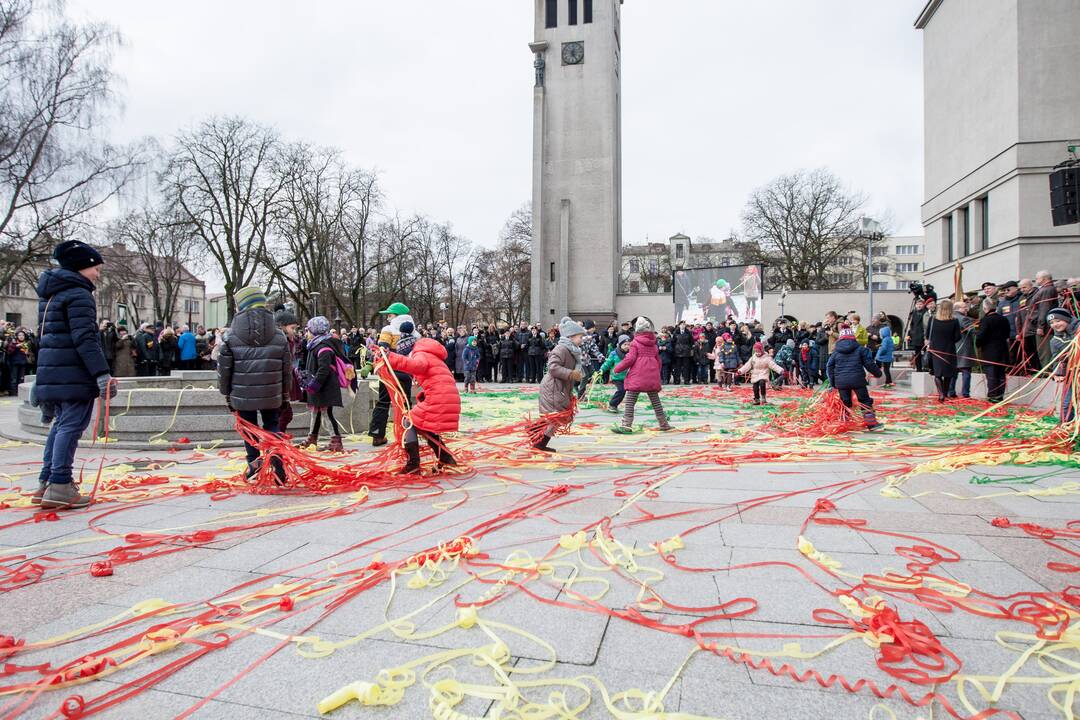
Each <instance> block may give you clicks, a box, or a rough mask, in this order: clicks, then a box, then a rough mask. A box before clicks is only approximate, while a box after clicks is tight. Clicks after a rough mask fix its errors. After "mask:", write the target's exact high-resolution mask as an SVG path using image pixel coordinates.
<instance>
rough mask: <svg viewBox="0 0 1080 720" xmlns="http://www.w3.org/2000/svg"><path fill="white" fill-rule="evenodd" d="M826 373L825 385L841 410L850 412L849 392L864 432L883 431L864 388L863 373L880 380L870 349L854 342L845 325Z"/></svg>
mask: <svg viewBox="0 0 1080 720" xmlns="http://www.w3.org/2000/svg"><path fill="white" fill-rule="evenodd" d="M826 373H827V375H828V378H829V382H830V383H832V386H833V387H834V388H836V392H837V393H839V395H840V401H841V402H842V403H844V407H846V408H847V409H848V410H851V395H852V393H854V394H855V397H856V398H858V400H859V405H860V406H861V408H862V415H863V423H864V424H865V425H866V429H867V430H875V431H876V430H882V429H884V428H885V426H884V425H882V424H881V423H879V422H878V421H877V416H876V415H875V414H874V401H873V399H872V398H871V397H870V391H869V390H867V389H866V373H870V374H871V375H873V376H874V377H881V368H880V367H878V364H877V362H875V361H874V356H873V355H872V354H871V353H870V350H869V349H867V348H866V346H864V345H860V344H859V343H858V341H857V340H856V339H855V331H854V330H853V329H852V328H851V326H850V325H848V324H847V323H844V324H843V325H841V326H840V338H839V339H838V340H837V341H836V349H835V350H834V351H833V352H832V354H830V355H829V363H828V365H827V366H826Z"/></svg>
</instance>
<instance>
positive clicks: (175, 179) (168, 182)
mask: <svg viewBox="0 0 1080 720" xmlns="http://www.w3.org/2000/svg"><path fill="white" fill-rule="evenodd" d="M279 150H280V142H279V141H278V137H277V134H276V133H275V132H274V131H273V130H271V129H270V128H267V127H263V126H262V125H258V124H256V123H253V122H251V121H249V120H246V119H244V118H239V117H224V118H222V117H214V118H211V119H209V120H207V121H205V122H203V123H202V124H201V125H199V126H198V127H197V128H195V129H194V130H191V131H188V132H183V133H181V134H180V135H179V136H178V137H177V138H176V144H175V148H174V149H173V151H172V153H171V154H170V156H169V161H168V166H167V168H166V170H165V173H164V176H163V183H164V186H165V191H166V193H167V195H168V197H169V199H170V200H171V202H172V203H173V204H175V205H176V207H178V208H179V209H180V210H181V211H182V212H181V215H182V217H183V218H184V219H185V221H186V222H188V223H190V224H191V226H192V228H193V230H194V232H195V233H196V234H197V235H198V237H199V238H200V239H201V240H202V242H203V244H204V245H205V247H206V249H207V251H208V252H209V254H210V257H212V258H213V260H214V261H215V262H216V264H217V266H218V269H219V271H220V272H221V275H222V278H223V280H224V285H225V294H226V296H227V298H228V309H229V318H230V320H231V319H232V316H233V315H234V314H235V312H236V303H235V300H234V295H235V293H236V291H237V290H239V289H240V288H242V287H244V286H245V285H248V284H250V283H251V282H252V281H253V280H254V279H255V278H256V277H257V276H258V274H259V273H260V266H259V260H260V259H262V258H264V257H265V249H266V240H267V235H268V233H269V232H270V229H271V226H272V224H273V222H274V219H275V213H276V211H277V201H278V196H279V194H280V192H281V188H282V185H283V183H284V180H283V177H282V175H281V173H279V172H276V170H277V169H278V168H277V167H276V162H277V160H278V152H279Z"/></svg>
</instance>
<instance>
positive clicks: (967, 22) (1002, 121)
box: [923, 0, 1041, 198]
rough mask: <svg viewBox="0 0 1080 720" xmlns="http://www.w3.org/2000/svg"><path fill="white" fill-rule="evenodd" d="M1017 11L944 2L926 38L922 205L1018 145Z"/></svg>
mask: <svg viewBox="0 0 1080 720" xmlns="http://www.w3.org/2000/svg"><path fill="white" fill-rule="evenodd" d="M1025 1H1026V0H1025ZM1035 2H1041V0H1035ZM1016 3H1017V0H945V1H944V2H942V3H941V5H940V7H938V9H937V11H936V12H935V13H934V16H933V17H932V18H931V20H930V22H929V23H928V24H927V26H926V27H925V29H924V30H923V35H924V37H923V87H924V94H925V99H926V102H925V104H924V110H923V115H924V119H925V126H926V139H925V153H926V164H925V179H926V190H925V192H926V197H927V198H933V197H935V196H937V195H938V194H940V193H942V192H945V191H946V190H947V189H948V188H949V187H950V186H951V185H952V184H953V183H954V182H956V181H957V180H958V179H960V178H963V177H965V176H966V175H968V174H969V173H972V172H974V171H975V170H977V169H978V168H979V167H980V166H982V165H983V163H985V162H986V160H987V159H988V158H989V157H992V156H993V155H995V154H997V153H999V152H1002V151H1004V150H1006V149H1007V148H1009V147H1010V146H1012V145H1013V144H1014V143H1015V141H1016V137H1017V133H1018V124H1019V117H1018V115H1017V111H1016V107H1017V102H1018V94H1017V93H1018V88H1017V85H1016V83H1015V82H1009V81H1008V80H1009V78H1013V79H1015V78H1016V77H1017V72H1018V69H1017V68H1018V54H1017V31H1018V28H1017V22H1016V13H1017V9H1016Z"/></svg>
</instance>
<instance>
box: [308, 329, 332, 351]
mask: <svg viewBox="0 0 1080 720" xmlns="http://www.w3.org/2000/svg"><path fill="white" fill-rule="evenodd" d="M331 337H333V336H332V335H331V334H330V333H328V332H327V333H323V334H322V335H316V336H315V337H313V338H311V340H309V341H308V344H307V346H308V349H309V351H310V350H313V349H315V348H316V347H318V346H319V343H321V342H325V341H326V340H329V339H330V338H331ZM331 349H332V347H331Z"/></svg>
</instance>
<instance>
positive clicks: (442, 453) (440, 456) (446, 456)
mask: <svg viewBox="0 0 1080 720" xmlns="http://www.w3.org/2000/svg"><path fill="white" fill-rule="evenodd" d="M428 444H429V445H431V449H432V450H434V451H435V463H436V465H441V466H444V467H451V466H454V465H457V460H455V459H454V456H453V455H451V454H450V449H449V448H447V447H446V443H444V442H443V440H442V438H440V437H439V436H438V435H434V436H432V437H431V438H429V439H428Z"/></svg>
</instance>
